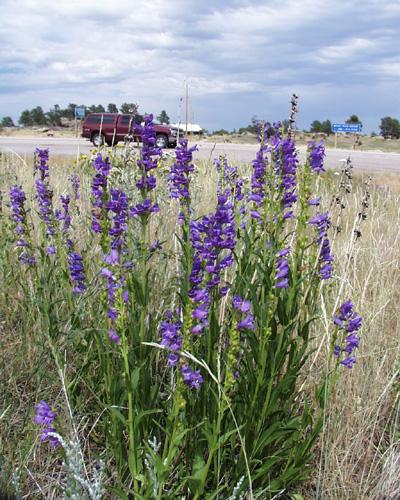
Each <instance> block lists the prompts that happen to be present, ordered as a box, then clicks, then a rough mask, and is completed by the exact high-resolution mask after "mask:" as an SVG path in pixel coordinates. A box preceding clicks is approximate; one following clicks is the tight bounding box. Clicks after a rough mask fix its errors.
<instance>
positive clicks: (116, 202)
mask: <svg viewBox="0 0 400 500" xmlns="http://www.w3.org/2000/svg"><path fill="white" fill-rule="evenodd" d="M106 208H107V210H108V211H109V212H111V214H112V226H111V227H110V229H109V234H110V236H111V238H112V239H111V248H112V249H118V250H121V249H122V248H123V247H125V245H126V231H127V228H128V224H127V221H128V197H127V195H126V193H125V192H124V191H121V190H120V189H111V191H110V199H109V201H108V202H107V205H106Z"/></svg>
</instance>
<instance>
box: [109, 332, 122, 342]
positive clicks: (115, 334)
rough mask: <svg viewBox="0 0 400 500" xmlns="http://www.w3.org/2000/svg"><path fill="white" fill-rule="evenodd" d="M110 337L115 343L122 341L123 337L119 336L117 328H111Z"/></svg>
mask: <svg viewBox="0 0 400 500" xmlns="http://www.w3.org/2000/svg"><path fill="white" fill-rule="evenodd" d="M108 337H109V339H110V341H111V342H112V343H113V344H119V343H120V340H121V339H120V338H119V336H118V334H117V332H116V331H115V330H113V329H112V328H111V329H110V330H108Z"/></svg>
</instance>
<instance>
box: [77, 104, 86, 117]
mask: <svg viewBox="0 0 400 500" xmlns="http://www.w3.org/2000/svg"><path fill="white" fill-rule="evenodd" d="M75 118H78V119H79V120H81V119H82V118H85V106H77V107H76V108H75Z"/></svg>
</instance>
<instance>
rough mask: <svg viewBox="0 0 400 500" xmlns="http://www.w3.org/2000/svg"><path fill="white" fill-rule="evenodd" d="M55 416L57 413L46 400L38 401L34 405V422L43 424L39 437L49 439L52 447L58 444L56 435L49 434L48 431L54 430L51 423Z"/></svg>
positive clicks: (44, 439) (43, 439)
mask: <svg viewBox="0 0 400 500" xmlns="http://www.w3.org/2000/svg"><path fill="white" fill-rule="evenodd" d="M56 416H57V414H56V413H55V412H54V411H53V410H52V409H51V408H50V406H49V404H48V403H46V401H40V402H39V403H38V404H37V405H36V415H35V423H36V424H38V425H43V426H44V429H43V431H42V435H41V436H40V439H41V441H49V442H50V445H51V446H52V447H53V448H55V447H56V446H57V445H58V444H59V440H58V439H57V437H56V436H49V433H51V432H55V429H54V427H52V424H53V422H54V420H55V418H56Z"/></svg>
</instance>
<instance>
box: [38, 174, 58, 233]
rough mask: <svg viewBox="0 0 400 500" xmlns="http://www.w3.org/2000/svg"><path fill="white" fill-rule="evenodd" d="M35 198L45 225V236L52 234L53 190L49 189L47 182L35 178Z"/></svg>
mask: <svg viewBox="0 0 400 500" xmlns="http://www.w3.org/2000/svg"><path fill="white" fill-rule="evenodd" d="M35 185H36V199H37V201H38V204H39V215H40V218H41V219H42V221H43V222H44V224H45V226H46V236H54V234H55V229H54V220H53V210H52V207H53V191H52V190H51V189H49V186H48V184H47V182H45V181H43V180H42V179H36V181H35Z"/></svg>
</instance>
